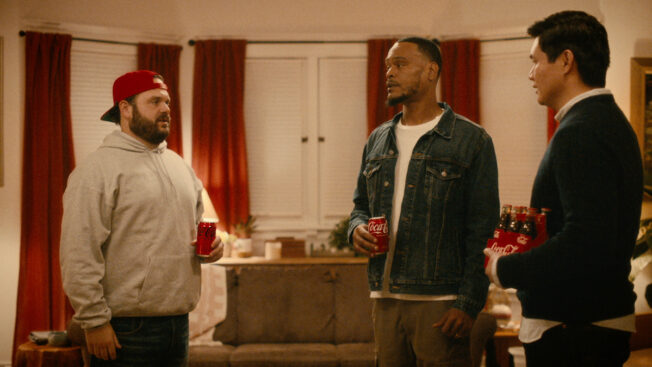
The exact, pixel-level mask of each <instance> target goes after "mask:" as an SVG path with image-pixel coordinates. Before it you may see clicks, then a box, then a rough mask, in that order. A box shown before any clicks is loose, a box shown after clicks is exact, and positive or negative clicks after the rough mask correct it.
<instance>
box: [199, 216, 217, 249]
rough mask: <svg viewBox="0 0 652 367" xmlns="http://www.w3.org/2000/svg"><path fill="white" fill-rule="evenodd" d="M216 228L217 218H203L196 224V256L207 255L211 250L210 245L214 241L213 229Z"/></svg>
mask: <svg viewBox="0 0 652 367" xmlns="http://www.w3.org/2000/svg"><path fill="white" fill-rule="evenodd" d="M216 230H217V219H213V218H205V219H202V220H201V222H199V226H197V244H196V245H195V250H196V253H197V256H200V257H208V256H209V255H210V254H211V251H213V248H212V247H211V245H212V244H213V241H215V231H216Z"/></svg>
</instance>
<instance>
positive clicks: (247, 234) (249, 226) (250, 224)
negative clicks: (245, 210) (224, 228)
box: [233, 215, 256, 257]
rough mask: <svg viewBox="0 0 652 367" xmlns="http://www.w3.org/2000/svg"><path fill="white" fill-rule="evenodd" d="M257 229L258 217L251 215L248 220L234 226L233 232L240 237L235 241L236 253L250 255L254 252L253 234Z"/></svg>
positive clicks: (240, 255)
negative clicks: (252, 244)
mask: <svg viewBox="0 0 652 367" xmlns="http://www.w3.org/2000/svg"><path fill="white" fill-rule="evenodd" d="M255 230H256V217H254V216H252V215H250V216H248V217H247V220H246V221H242V222H238V223H236V224H235V226H233V232H234V233H235V235H236V237H238V239H237V240H236V241H235V248H236V250H237V251H236V253H237V255H238V256H239V257H249V256H251V253H252V246H251V234H252V233H253V232H254V231H255Z"/></svg>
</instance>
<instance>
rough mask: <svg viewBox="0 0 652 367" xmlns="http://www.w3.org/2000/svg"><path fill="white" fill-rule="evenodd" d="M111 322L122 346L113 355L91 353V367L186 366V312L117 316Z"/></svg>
mask: <svg viewBox="0 0 652 367" xmlns="http://www.w3.org/2000/svg"><path fill="white" fill-rule="evenodd" d="M111 326H112V327H113V330H114V331H115V334H116V336H117V337H118V342H119V343H120V345H121V346H122V348H121V349H117V350H116V352H117V359H116V360H113V361H104V360H101V359H98V358H95V356H93V358H92V360H91V366H92V367H104V366H107V367H109V366H110V367H128V366H129V367H131V366H138V367H155V366H156V367H159V366H161V367H162V366H165V367H185V366H188V315H187V314H185V315H179V316H161V317H117V318H114V319H112V320H111Z"/></svg>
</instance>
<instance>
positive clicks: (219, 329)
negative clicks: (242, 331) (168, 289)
mask: <svg viewBox="0 0 652 367" xmlns="http://www.w3.org/2000/svg"><path fill="white" fill-rule="evenodd" d="M204 281H206V280H205V279H204ZM237 286H238V276H237V273H236V268H233V267H226V318H225V319H224V321H222V322H220V323H219V324H217V326H215V331H214V332H213V340H218V341H221V342H222V343H224V344H235V343H236V342H237V340H238V312H237V308H238V307H237V305H238V291H237Z"/></svg>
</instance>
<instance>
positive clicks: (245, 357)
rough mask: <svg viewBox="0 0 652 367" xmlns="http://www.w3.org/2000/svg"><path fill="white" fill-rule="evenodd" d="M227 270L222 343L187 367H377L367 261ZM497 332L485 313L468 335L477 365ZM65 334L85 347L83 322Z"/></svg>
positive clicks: (192, 355)
mask: <svg viewBox="0 0 652 367" xmlns="http://www.w3.org/2000/svg"><path fill="white" fill-rule="evenodd" d="M225 267H226V287H227V294H228V295H227V311H226V318H225V319H224V321H222V322H220V323H219V324H217V325H216V326H215V330H214V332H213V340H214V341H221V342H222V345H210V346H190V352H189V366H190V367H227V366H231V367H262V366H265V367H273V366H284V367H293V366H297V367H298V366H316V367H322V366H323V367H329V366H332V367H340V366H341V367H357V366H368V367H371V366H374V353H373V327H372V323H371V300H370V298H369V288H368V285H367V273H366V263H365V262H364V261H354V263H337V262H336V263H327V264H293V265H290V264H276V265H269V264H267V265H226V266H225ZM204 281H205V280H204ZM495 330H496V320H495V319H494V318H493V316H490V315H489V314H486V313H481V314H480V315H479V316H478V319H477V320H476V322H475V324H474V326H473V329H472V331H471V354H472V359H473V362H474V363H473V365H474V366H480V360H481V357H482V352H483V350H484V348H485V345H486V342H487V340H488V339H489V338H490V337H491V336H492V335H493V334H494V332H495ZM68 334H69V336H70V339H71V340H72V341H73V342H74V343H75V344H80V345H82V349H84V340H83V332H82V331H81V329H80V327H79V324H76V323H71V324H70V325H69V327H68ZM85 357H88V355H87V354H85ZM85 359H86V358H85ZM86 363H88V362H87V361H86ZM86 365H88V364H86Z"/></svg>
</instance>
